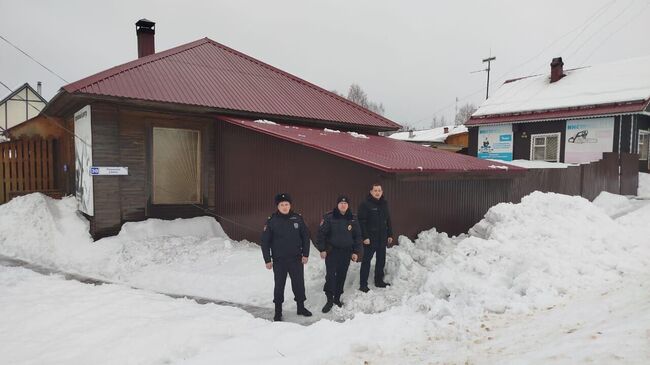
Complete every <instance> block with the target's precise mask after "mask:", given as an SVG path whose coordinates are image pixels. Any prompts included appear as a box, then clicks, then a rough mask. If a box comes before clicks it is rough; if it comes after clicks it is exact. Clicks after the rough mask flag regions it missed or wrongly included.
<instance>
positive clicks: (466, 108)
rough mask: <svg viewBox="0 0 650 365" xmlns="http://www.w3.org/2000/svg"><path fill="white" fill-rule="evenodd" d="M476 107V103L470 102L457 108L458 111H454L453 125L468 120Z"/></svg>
mask: <svg viewBox="0 0 650 365" xmlns="http://www.w3.org/2000/svg"><path fill="white" fill-rule="evenodd" d="M476 109H477V108H476V105H474V104H472V103H466V104H465V105H463V106H461V107H460V108H459V109H458V112H457V113H456V117H455V119H454V124H455V125H461V124H465V122H467V121H468V120H469V118H470V117H471V116H472V114H474V112H475V111H476Z"/></svg>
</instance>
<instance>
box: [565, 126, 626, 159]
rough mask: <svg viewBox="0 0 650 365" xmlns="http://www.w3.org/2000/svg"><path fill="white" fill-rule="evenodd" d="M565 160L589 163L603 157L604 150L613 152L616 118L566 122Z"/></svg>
mask: <svg viewBox="0 0 650 365" xmlns="http://www.w3.org/2000/svg"><path fill="white" fill-rule="evenodd" d="M565 142H566V143H565V149H564V162H566V163H587V162H592V161H598V160H601V159H602V158H603V152H612V150H613V145H614V118H613V117H608V118H591V119H574V120H567V122H566V141H565Z"/></svg>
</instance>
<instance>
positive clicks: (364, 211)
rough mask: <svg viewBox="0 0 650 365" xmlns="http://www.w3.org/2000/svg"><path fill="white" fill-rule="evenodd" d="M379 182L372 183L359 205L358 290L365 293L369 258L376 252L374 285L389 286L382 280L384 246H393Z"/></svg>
mask: <svg viewBox="0 0 650 365" xmlns="http://www.w3.org/2000/svg"><path fill="white" fill-rule="evenodd" d="M383 195H384V192H383V190H382V188H381V185H380V184H373V185H372V187H371V189H370V194H368V197H367V198H366V200H365V201H363V202H361V205H360V206H359V213H358V214H359V225H360V226H361V233H362V235H363V262H362V263H361V280H360V285H359V290H361V291H362V292H364V293H367V292H368V291H369V290H370V289H369V288H368V276H369V275H370V260H372V256H373V255H374V254H375V253H377V261H376V262H375V286H376V287H378V288H385V287H387V286H389V285H390V284H388V283H387V282H385V281H384V266H385V265H386V247H392V246H393V227H392V224H391V221H390V214H389V213H388V203H387V202H386V199H384V196H383Z"/></svg>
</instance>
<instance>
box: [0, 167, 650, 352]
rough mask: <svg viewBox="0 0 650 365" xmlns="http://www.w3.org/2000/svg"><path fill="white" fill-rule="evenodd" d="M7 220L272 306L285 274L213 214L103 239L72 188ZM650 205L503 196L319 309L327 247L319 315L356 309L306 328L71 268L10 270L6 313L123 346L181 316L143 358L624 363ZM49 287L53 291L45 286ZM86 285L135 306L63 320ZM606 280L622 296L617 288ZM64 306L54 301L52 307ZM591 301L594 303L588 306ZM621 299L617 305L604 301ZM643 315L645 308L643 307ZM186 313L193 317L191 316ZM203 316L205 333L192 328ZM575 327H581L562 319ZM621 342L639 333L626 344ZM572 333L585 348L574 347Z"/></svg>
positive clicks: (631, 347) (174, 279)
mask: <svg viewBox="0 0 650 365" xmlns="http://www.w3.org/2000/svg"><path fill="white" fill-rule="evenodd" d="M640 180H641V186H640V191H644V190H643V189H647V188H648V186H647V185H646V184H647V181H646V180H645V179H644V178H640ZM0 218H1V219H0V232H3V234H2V236H0V254H2V255H6V256H10V257H16V258H21V259H23V260H27V261H30V262H34V263H38V264H42V265H46V266H51V267H55V268H59V269H62V270H64V271H69V272H76V273H81V274H84V275H88V276H94V277H97V278H101V279H105V280H109V281H114V282H120V283H126V284H129V285H131V286H135V287H140V288H145V289H149V290H155V291H163V292H171V293H176V294H192V295H198V296H204V297H210V298H215V299H219V300H227V301H233V302H239V303H244V304H253V305H259V306H267V307H271V305H272V304H271V296H272V275H271V273H270V272H269V271H267V270H265V269H264V265H263V261H262V258H261V253H260V250H259V248H258V247H257V246H256V245H254V244H252V243H249V242H237V241H233V240H230V239H229V238H228V237H227V236H226V235H225V233H223V231H222V230H221V228H220V226H219V225H218V223H216V221H214V219H212V218H208V217H203V218H195V219H191V220H176V221H173V222H168V221H159V220H148V221H146V222H141V223H130V224H126V225H125V226H124V227H123V229H122V231H121V232H120V234H119V235H118V236H116V237H111V238H106V239H103V240H99V241H97V242H94V243H92V242H91V239H90V237H89V235H88V227H87V223H86V222H85V220H84V219H83V218H81V216H79V215H78V214H77V213H76V211H75V202H74V200H73V199H72V198H66V199H63V200H61V201H56V200H52V199H50V198H47V197H45V196H43V195H40V194H32V195H29V196H24V197H19V198H16V199H14V200H12V201H11V202H10V203H8V204H5V205H2V206H0ZM648 219H650V202H649V201H647V200H631V199H628V198H625V197H621V196H617V195H613V194H608V193H603V194H601V195H600V196H599V197H598V198H597V199H596V200H595V201H594V202H593V203H591V202H589V201H587V200H585V199H583V198H580V197H571V196H565V195H560V194H553V193H539V192H535V193H533V194H531V195H529V196H527V197H525V198H524V199H522V202H521V203H519V204H510V203H502V204H498V205H496V206H494V207H492V208H491V209H490V210H489V211H488V212H487V214H486V215H485V217H484V219H483V220H482V221H481V222H479V223H478V224H476V225H475V226H474V227H473V228H472V229H471V230H470V232H469V233H468V234H466V235H461V236H458V237H449V236H448V235H447V234H445V233H439V232H437V231H436V230H435V229H431V230H429V231H424V232H422V233H420V235H419V236H418V238H417V239H416V240H410V239H408V238H406V237H400V238H399V242H400V245H399V246H397V247H395V248H393V249H390V250H389V252H388V259H387V267H386V272H387V280H388V281H389V282H392V284H393V285H392V286H391V287H389V288H386V289H375V288H371V289H372V290H371V291H370V292H369V293H367V294H364V293H361V292H359V291H357V290H356V288H357V287H358V283H359V282H358V280H359V279H358V276H359V273H358V271H359V265H358V264H352V265H351V268H350V271H349V274H348V280H347V282H346V286H345V290H346V293H345V294H344V297H343V299H344V301H345V302H346V304H345V306H344V307H343V308H342V309H338V308H335V310H334V311H333V313H330V314H328V315H325V316H323V315H322V314H321V313H320V311H319V309H320V307H321V306H322V304H323V303H324V295H323V294H322V285H323V281H324V263H323V261H322V260H320V258H319V257H318V255H317V254H316V250H312V256H311V258H310V263H309V264H308V265H307V269H306V286H307V293H308V294H307V297H308V301H307V305H308V307H309V308H310V309H312V311H314V313H315V314H316V316H318V317H325V318H328V319H339V320H341V319H346V318H347V319H349V320H348V321H346V322H345V323H336V322H331V321H328V320H325V321H320V322H317V323H315V324H313V325H312V326H309V327H307V328H305V327H300V326H295V325H292V324H290V323H282V324H271V323H270V322H267V321H263V320H258V319H253V318H250V315H248V314H246V313H244V312H243V311H241V310H237V309H224V308H223V307H219V306H213V305H210V306H204V307H201V306H198V305H197V304H194V303H190V302H188V301H184V300H180V301H179V300H173V299H170V298H167V297H164V296H159V295H154V294H152V293H149V292H146V291H137V290H132V289H128V288H125V287H123V286H119V285H105V286H100V287H93V286H84V285H83V284H78V283H72V282H63V283H59V281H62V279H60V278H56V277H49V278H46V277H42V276H38V275H36V274H29V273H24V272H22V271H21V270H22V269H15V268H14V269H6V268H3V269H1V270H2V271H1V272H0V278H2V277H4V278H2V280H0V298H3V299H0V313H3V314H4V313H8V314H7V318H14V314H15V315H16V316H17V317H19V318H23V320H26V319H30V318H31V319H32V320H31V321H27V322H28V324H29V325H28V326H27V328H30V326H32V325H33V326H35V328H34V329H33V330H32V331H30V332H35V333H37V334H39V336H40V337H39V338H40V340H41V341H42V343H49V342H48V341H54V338H63V339H67V340H68V341H73V340H74V339H75V334H74V333H73V331H74V330H75V329H77V330H79V331H80V332H82V333H86V332H87V331H90V332H92V333H93V336H97V338H102V339H108V340H109V341H108V342H109V343H112V344H113V346H117V347H119V350H116V351H118V352H119V351H123V350H124V347H123V346H127V347H128V345H127V344H126V343H124V342H120V341H121V340H119V339H117V337H119V336H118V334H120V333H121V334H122V335H123V333H125V331H126V333H129V334H130V335H129V336H132V337H133V339H134V341H136V343H137V342H138V341H144V340H143V339H141V338H140V337H141V336H144V331H142V332H138V331H135V332H133V331H132V327H131V326H129V325H127V323H128V321H123V320H122V317H126V318H131V320H133V319H134V318H136V319H137V318H141V317H144V319H143V321H144V322H139V323H141V324H142V325H143V326H145V327H148V328H149V330H150V331H152V332H155V333H156V334H159V333H165V332H166V331H167V332H169V331H172V332H173V329H174V328H175V326H179V331H180V333H181V334H179V335H178V336H176V337H174V336H175V335H174V336H172V337H173V338H172V339H171V340H169V341H170V342H165V341H163V343H164V344H167V346H164V345H163V346H161V347H164V350H160V351H159V352H160V353H161V354H162V353H164V354H163V355H161V356H162V357H160V358H158V357H155V356H154V355H156V356H157V354H151V353H149V352H151V351H149V350H147V347H146V346H145V349H144V350H143V353H142V354H141V355H142V356H143V359H145V358H146V360H142V361H141V362H142V363H156V362H158V361H159V359H167V360H169V362H177V361H178V360H179V359H181V358H187V359H190V358H191V359H190V360H188V362H187V363H192V364H195V363H196V364H199V363H200V364H202V363H214V361H215V360H224V361H225V360H228V362H231V363H233V362H237V363H242V362H243V363H246V362H251V363H252V362H253V361H256V362H257V363H259V362H260V361H261V360H260V359H261V358H263V359H265V360H268V361H264V362H265V363H266V362H271V363H273V361H275V360H277V361H278V362H283V361H284V362H289V363H348V362H349V363H359V362H360V361H361V360H363V361H369V360H372V363H373V364H374V363H422V362H431V363H443V362H447V363H465V362H467V363H470V364H473V363H493V362H500V361H498V359H500V358H503V359H504V363H508V361H510V362H509V363H547V362H552V363H556V362H557V363H567V364H574V363H580V362H586V363H588V362H592V363H609V362H610V360H611V361H614V360H612V359H618V357H621V358H622V359H624V360H623V362H624V363H645V362H646V360H647V361H650V357H649V356H648V354H647V353H646V352H644V351H643V349H646V348H647V347H643V346H642V345H643V343H644V341H645V343H646V344H647V342H648V339H649V338H650V337H649V336H650V335H649V334H647V333H646V335H645V336H646V337H645V338H643V333H644V331H646V330H647V328H648V324H649V323H650V321H649V320H648V318H647V313H648V312H647V311H644V312H642V311H643V310H645V309H646V307H645V306H646V305H647V304H644V303H648V301H647V296H640V297H639V296H635V295H631V293H632V292H636V291H637V290H642V291H643V290H645V293H647V287H645V288H646V289H639V285H645V284H643V283H644V282H647V278H649V277H650V273H649V272H648V270H647V267H648V266H649V265H650V238H649V237H650V228H649V227H650V225H648V224H647V222H648ZM26 227H30V228H31V229H26ZM14 276H16V278H14V279H12V278H13V277H14ZM641 278H643V280H642V279H641ZM41 286H42V287H51V288H52V290H49V291H48V290H45V289H43V290H41V289H39V288H41ZM288 287H289V285H288ZM57 290H60V293H59V292H58V291H57ZM77 290H79V291H80V292H84V293H86V292H87V294H83V295H81V294H80V295H78V296H74V298H73V300H69V301H68V302H67V305H68V307H70V308H77V306H81V307H79V308H77V310H79V313H87V312H88V311H87V310H84V307H83V305H88V306H91V307H92V306H93V305H94V304H93V303H92V301H93V300H94V299H88V300H87V301H83V300H81V299H80V298H93V295H96V296H97V302H101V303H104V302H106V303H107V304H106V305H107V306H109V307H110V305H111V303H113V302H120V298H124V299H123V300H124V302H123V303H126V304H124V308H123V309H120V310H113V312H114V313H113V314H111V315H106V316H107V317H106V319H103V317H102V316H101V315H100V314H102V313H104V309H103V307H102V309H101V310H100V311H99V313H98V315H97V317H92V318H88V319H87V320H86V321H85V322H83V323H81V324H79V323H77V322H75V321H71V323H70V324H69V326H68V323H67V321H61V320H60V318H73V316H72V315H71V314H70V313H68V312H66V310H67V309H68V308H66V307H65V306H64V305H63V303H64V302H66V300H65V296H66V295H76V294H73V293H74V292H75V291H77ZM605 292H608V293H611V295H610V294H607V295H610V296H607V295H605V296H603V295H602V294H603V293H605ZM68 293H70V294H68ZM113 294H114V295H113ZM30 295H33V297H30ZM104 296H106V297H104ZM292 297H293V296H292V294H291V292H290V289H289V288H287V292H286V298H287V302H286V303H285V316H286V317H287V319H288V320H289V321H298V319H297V318H296V316H295V312H294V311H295V306H294V305H293V304H292V303H291V300H290V298H292ZM4 298H8V299H4ZM601 298H602V300H600V299H601ZM609 298H614V299H611V300H610V299H609ZM50 299H51V300H50ZM50 301H52V302H51V303H50ZM78 301H81V303H78ZM32 302H36V303H46V304H44V305H43V306H42V307H39V306H37V307H39V308H41V312H42V314H40V316H39V315H38V314H35V313H32V309H31V308H29V310H26V309H25V306H26V304H28V303H32ZM121 303H122V302H121ZM95 304H96V303H95ZM150 305H152V306H153V307H151V308H150V309H146V308H148V306H150ZM50 306H51V307H52V308H53V309H52V311H51V312H49V311H42V308H47V307H50ZM586 306H589V308H591V309H592V310H591V309H590V310H582V311H581V309H580V308H583V309H584V307H586ZM59 307H60V308H59ZM57 308H59V309H57ZM129 308H137V311H136V310H135V309H129ZM551 308H553V309H552V310H551ZM21 310H23V311H25V310H26V312H25V316H22V317H21V316H20V313H21V312H20V311H21ZM129 310H133V311H135V312H129ZM607 310H611V315H610V316H604V315H603V313H607ZM107 311H108V310H107ZM211 311H215V313H212V312H211ZM224 311H225V312H224ZM14 312H15V313H14ZM41 312H39V313H41ZM223 313H227V315H225V314H223ZM364 313H365V314H364ZM634 313H637V314H638V316H637V318H638V319H639V320H638V321H637V322H634V321H633V320H632V318H633V314H634ZM222 314H223V315H222ZM88 315H89V316H90V315H91V314H88ZM167 316H171V318H168V317H167ZM174 316H179V317H180V318H182V319H183V320H188V321H189V322H188V323H187V324H185V323H181V322H183V320H182V319H178V318H176V317H174ZM204 316H205V317H204ZM213 316H217V317H218V320H215V319H214V318H213ZM318 317H317V318H318ZM604 317H605V318H604ZM57 318H58V319H57ZM188 318H191V319H188ZM112 319H114V321H113V320H112ZM146 320H149V321H150V322H147V321H146ZM619 320H620V321H623V323H619ZM98 321H99V322H101V323H110V326H109V327H110V328H103V327H102V326H96V325H95V327H99V328H98V329H96V330H93V329H87V328H85V327H84V326H90V325H91V324H96V322H98ZM590 321H591V322H590ZM594 321H596V322H594ZM32 322H34V323H32ZM40 322H43V324H39V323H40ZM54 322H56V323H57V324H58V325H60V324H61V322H64V324H65V326H64V328H61V329H60V331H61V333H60V334H59V336H55V337H48V336H50V335H48V334H46V333H45V332H48V331H46V329H47V328H48V326H51V325H52V323H54ZM113 322H114V326H113ZM168 322H169V323H168ZM10 324H11V325H10V326H9V327H8V329H7V330H4V328H3V329H0V343H3V342H4V341H2V340H3V339H4V338H7V337H11V334H15V333H18V334H19V335H17V336H16V337H15V338H17V339H21V338H22V339H23V340H26V339H27V338H28V337H27V333H26V332H21V331H20V329H17V327H18V326H19V325H18V324H14V323H10ZM209 324H211V325H209ZM39 326H42V327H39ZM134 326H135V325H134ZM195 326H196V327H197V328H198V329H197V332H196V336H195V335H194V334H193V333H189V332H191V331H189V330H188V329H191V328H194V327H195ZM95 327H93V328H95ZM213 327H215V328H213ZM565 327H567V328H568V329H567V330H566V331H570V332H568V333H563V332H561V331H562V330H563V329H564V328H565ZM573 327H576V328H573ZM537 328H539V330H537ZM488 329H489V330H488ZM572 329H573V330H572ZM601 329H605V330H606V331H607V332H603V331H602V330H601ZM3 330H4V332H2V331H3ZM590 331H591V332H593V331H599V332H602V334H604V335H601V334H598V333H596V334H595V335H594V334H592V333H591V332H590ZM40 332H43V333H40ZM183 333H185V335H182V334H183ZM573 334H575V336H570V335H573ZM79 335H81V336H83V334H79ZM21 336H23V337H21ZM183 336H185V337H186V338H187V340H186V341H183V340H182V338H183ZM188 336H189V337H188ZM593 336H596V337H593ZM639 336H641V337H639ZM3 337H4V338H3ZM14 341H16V340H14ZM63 342H65V341H63V340H62V341H61V342H57V343H63ZM565 342H566V343H565ZM617 342H618V343H625V344H626V346H618V347H617V346H615V344H616V343H617ZM558 344H565V346H564V347H562V346H559V345H558ZM0 346H2V345H0ZM97 346H99V348H102V347H101V346H100V345H97ZM338 346H340V349H339V347H338ZM571 346H574V347H575V348H576V349H583V350H581V351H573V352H570V353H568V351H570V349H571ZM14 347H15V346H13V347H11V351H12V352H10V353H11V354H14V355H15V359H27V358H30V359H31V357H29V356H30V355H29V353H30V352H29V351H28V350H29V349H30V348H27V349H25V348H21V347H20V346H18V347H16V348H14ZM54 348H56V346H55V347H54ZM54 348H49V350H48V348H45V349H44V350H42V352H43V354H45V353H47V352H48V351H54V353H55V355H56V356H61V361H60V362H61V363H64V362H65V356H78V359H94V358H93V356H95V355H96V354H95V353H94V352H92V351H89V352H79V351H77V352H75V351H73V350H72V349H68V351H64V350H62V351H59V352H57V351H55V350H54ZM250 348H256V349H257V348H259V349H260V351H259V355H258V353H257V352H256V353H252V352H250V351H247V349H250ZM240 349H241V351H240ZM301 349H302V350H301ZM5 350H6V349H5ZM145 352H146V354H145ZM0 353H3V349H2V347H0ZM333 354H335V355H333ZM483 355H485V356H483ZM569 355H570V356H569ZM25 356H28V357H25ZM44 356H45V355H44ZM56 356H55V357H53V358H56ZM258 356H259V357H258ZM617 356H618V357H617ZM492 360H494V361H492ZM528 360H529V361H528ZM628 360H629V361H628ZM162 361H163V360H160V362H162ZM594 361H595V362H594ZM17 362H19V363H29V362H28V361H22V362H21V361H17ZM37 362H38V361H36V363H37ZM75 362H76V361H72V363H75ZM79 362H82V361H79ZM91 362H92V361H91ZM54 363H56V362H54Z"/></svg>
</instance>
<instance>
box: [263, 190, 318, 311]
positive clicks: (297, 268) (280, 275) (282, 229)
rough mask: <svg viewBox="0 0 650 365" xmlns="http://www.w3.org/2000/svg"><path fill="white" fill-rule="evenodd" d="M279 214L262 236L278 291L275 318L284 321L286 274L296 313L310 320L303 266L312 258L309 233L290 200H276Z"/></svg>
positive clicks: (286, 196)
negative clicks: (289, 281)
mask: <svg viewBox="0 0 650 365" xmlns="http://www.w3.org/2000/svg"><path fill="white" fill-rule="evenodd" d="M275 204H276V205H277V208H278V210H277V211H276V212H275V213H273V214H272V215H271V216H270V217H269V218H268V220H267V221H266V225H265V226H264V232H263V233H262V256H263V257H264V262H265V263H266V268H267V269H269V270H271V269H273V277H274V279H275V288H274V290H273V303H275V316H274V317H273V320H275V321H281V320H282V302H284V286H285V284H286V282H287V274H289V277H290V278H291V289H292V290H293V295H294V297H295V298H294V299H295V301H296V303H297V304H298V311H297V313H298V314H299V315H301V316H306V317H309V316H311V312H310V311H308V310H307V309H306V308H305V300H306V299H307V298H306V297H305V274H304V267H303V265H306V264H307V258H308V257H309V231H308V229H307V226H306V225H305V222H304V221H303V219H302V216H300V214H298V213H295V212H294V211H293V210H291V197H290V196H289V194H286V193H280V194H278V195H276V196H275Z"/></svg>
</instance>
